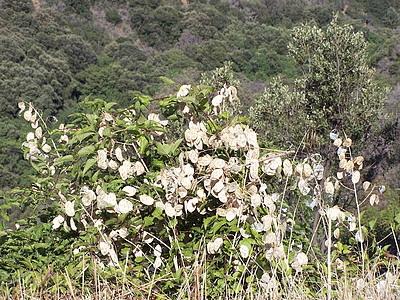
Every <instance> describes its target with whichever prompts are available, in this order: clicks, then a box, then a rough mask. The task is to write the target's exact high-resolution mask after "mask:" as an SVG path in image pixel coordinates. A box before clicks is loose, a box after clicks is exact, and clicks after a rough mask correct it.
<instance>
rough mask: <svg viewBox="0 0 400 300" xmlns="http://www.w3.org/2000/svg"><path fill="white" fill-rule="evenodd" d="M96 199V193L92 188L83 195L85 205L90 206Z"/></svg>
mask: <svg viewBox="0 0 400 300" xmlns="http://www.w3.org/2000/svg"><path fill="white" fill-rule="evenodd" d="M95 199H96V194H95V193H94V192H93V191H92V190H88V191H86V192H85V194H84V195H83V196H82V204H83V205H84V206H89V205H91V204H92V201H94V200H95Z"/></svg>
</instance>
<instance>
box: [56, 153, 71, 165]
mask: <svg viewBox="0 0 400 300" xmlns="http://www.w3.org/2000/svg"><path fill="white" fill-rule="evenodd" d="M73 159H74V156H73V155H71V154H70V155H65V156H61V157H59V158H57V159H56V161H55V162H54V165H55V166H58V165H61V164H63V163H66V162H70V161H72V160H73Z"/></svg>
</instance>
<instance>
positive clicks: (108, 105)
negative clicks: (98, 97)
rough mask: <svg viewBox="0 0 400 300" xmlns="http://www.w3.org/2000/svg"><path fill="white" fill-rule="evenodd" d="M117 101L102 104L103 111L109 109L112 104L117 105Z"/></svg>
mask: <svg viewBox="0 0 400 300" xmlns="http://www.w3.org/2000/svg"><path fill="white" fill-rule="evenodd" d="M117 104H118V103H117V102H109V103H107V104H106V106H104V110H105V111H109V110H110V108H111V107H113V106H114V105H117Z"/></svg>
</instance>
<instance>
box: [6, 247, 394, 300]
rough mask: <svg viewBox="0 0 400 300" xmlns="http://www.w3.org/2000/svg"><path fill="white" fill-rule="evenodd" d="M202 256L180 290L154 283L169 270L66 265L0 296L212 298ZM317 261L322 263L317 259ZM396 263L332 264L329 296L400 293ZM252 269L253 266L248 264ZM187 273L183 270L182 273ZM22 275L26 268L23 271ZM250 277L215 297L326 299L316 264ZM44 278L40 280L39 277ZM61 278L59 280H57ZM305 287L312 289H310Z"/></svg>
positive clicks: (374, 296)
mask: <svg viewBox="0 0 400 300" xmlns="http://www.w3.org/2000/svg"><path fill="white" fill-rule="evenodd" d="M207 264H208V262H207V256H206V255H205V251H204V249H203V251H199V252H198V253H197V255H196V257H195V263H194V264H193V265H191V266H187V267H186V268H185V272H182V276H185V281H184V283H183V284H182V285H181V287H180V289H179V292H178V293H176V294H174V295H165V294H163V293H162V292H161V291H160V289H159V287H160V286H162V285H163V283H164V282H166V281H168V280H173V276H172V274H171V276H168V277H164V278H158V279H156V280H155V279H154V277H153V278H152V280H150V281H148V282H143V284H138V283H135V282H133V281H131V280H130V279H129V277H125V278H124V279H123V281H124V282H118V281H117V282H115V281H114V280H107V279H105V278H102V277H101V276H100V275H99V274H98V273H96V272H95V273H94V274H95V275H94V276H95V277H94V278H93V279H94V280H92V281H91V283H85V282H80V281H77V280H74V279H73V278H71V277H70V275H69V273H68V271H67V270H65V272H63V273H62V274H52V273H51V271H50V269H49V270H48V272H47V273H46V274H45V275H44V276H43V278H40V282H41V285H37V286H36V287H32V285H31V286H27V285H26V284H25V280H24V277H22V276H20V277H19V278H18V280H17V281H18V284H17V285H16V286H14V287H10V286H7V285H4V284H3V285H1V289H0V298H1V299H59V300H64V299H74V300H78V299H79V300H81V299H82V300H83V299H85V300H89V299H90V300H92V299H93V300H94V299H96V300H97V299H99V300H100V299H116V300H120V299H121V300H122V299H128V300H129V299H148V300H152V299H199V300H200V299H211V298H210V296H209V295H208V291H207V288H206V279H207V276H211V275H212V274H209V273H208V268H207ZM317 265H320V266H322V265H323V263H322V262H321V263H319V262H317ZM399 268H400V264H399V261H398V260H386V261H384V260H382V261H379V262H375V263H374V264H372V265H368V264H367V265H366V268H365V271H364V274H361V273H362V272H360V274H359V275H357V276H351V275H349V274H353V273H354V272H350V271H349V269H350V267H349V266H347V267H346V266H339V265H338V264H335V263H334V264H332V278H331V280H332V295H331V296H332V299H342V300H350V299H374V300H378V299H382V300H383V299H400V270H399ZM247 272H248V273H249V274H252V270H247ZM183 274H186V275H183ZM25 275H26V274H25ZM253 275H254V276H252V279H253V280H254V282H255V283H256V284H257V286H258V289H256V290H254V289H252V290H250V289H248V290H246V288H243V286H249V285H245V279H244V278H240V279H239V280H238V282H239V283H240V284H239V285H238V287H240V288H237V289H235V290H233V289H230V290H228V289H227V290H226V291H224V292H221V294H220V297H219V299H235V300H236V299H238V300H240V299H254V300H258V299H271V300H272V299H302V300H303V299H327V288H328V285H327V283H328V277H327V275H325V274H324V271H323V270H322V268H321V270H320V271H319V273H318V277H319V278H318V282H316V283H315V285H313V284H311V283H310V279H309V278H307V277H306V275H305V274H300V273H299V274H295V275H287V276H286V275H284V276H283V277H280V278H279V279H278V276H277V274H274V272H271V277H270V279H269V280H268V281H267V282H263V281H262V280H260V279H257V276H255V274H253ZM43 279H44V280H43ZM62 279H64V281H63V283H64V286H62V285H61V284H59V282H60V281H61V280H62ZM310 288H311V289H313V290H314V293H312V294H311V293H310Z"/></svg>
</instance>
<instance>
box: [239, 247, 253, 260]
mask: <svg viewBox="0 0 400 300" xmlns="http://www.w3.org/2000/svg"><path fill="white" fill-rule="evenodd" d="M239 252H240V255H241V256H242V257H243V258H248V257H249V254H250V249H249V247H247V246H246V245H244V244H242V245H240V247H239Z"/></svg>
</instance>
